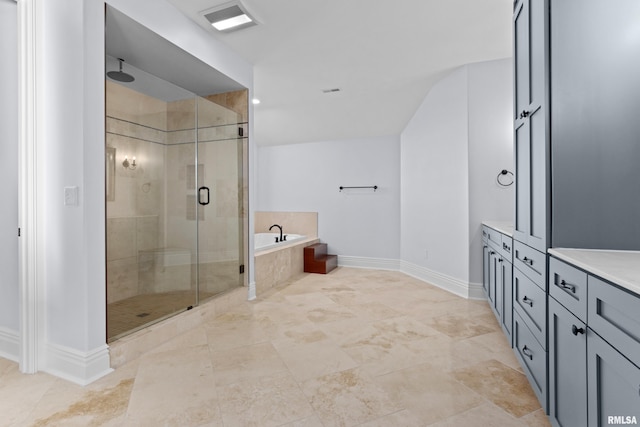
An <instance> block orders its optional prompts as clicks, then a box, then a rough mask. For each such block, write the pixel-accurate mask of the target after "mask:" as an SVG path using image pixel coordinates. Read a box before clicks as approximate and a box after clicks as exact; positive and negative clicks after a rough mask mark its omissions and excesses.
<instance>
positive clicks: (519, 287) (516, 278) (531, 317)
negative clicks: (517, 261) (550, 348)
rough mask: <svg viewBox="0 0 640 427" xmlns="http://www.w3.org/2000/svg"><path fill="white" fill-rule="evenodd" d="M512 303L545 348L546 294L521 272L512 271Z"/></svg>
mask: <svg viewBox="0 0 640 427" xmlns="http://www.w3.org/2000/svg"><path fill="white" fill-rule="evenodd" d="M513 302H514V305H513V306H514V308H515V309H516V310H517V311H518V314H520V316H521V317H522V319H523V320H524V321H526V323H527V326H528V327H529V329H530V331H531V333H532V334H533V335H534V336H535V337H536V339H537V340H538V342H539V343H540V345H541V346H542V347H543V348H545V349H546V348H547V294H546V293H545V292H544V291H543V290H542V289H540V287H538V286H537V285H536V284H534V283H533V281H531V279H529V278H528V277H527V276H525V275H524V274H523V273H522V272H520V271H518V270H517V269H515V270H514V271H513Z"/></svg>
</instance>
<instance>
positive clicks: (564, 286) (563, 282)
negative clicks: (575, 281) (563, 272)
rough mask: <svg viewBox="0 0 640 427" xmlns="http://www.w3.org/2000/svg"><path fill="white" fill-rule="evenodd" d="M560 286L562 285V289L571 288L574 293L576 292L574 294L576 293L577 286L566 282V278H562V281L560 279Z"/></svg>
mask: <svg viewBox="0 0 640 427" xmlns="http://www.w3.org/2000/svg"><path fill="white" fill-rule="evenodd" d="M560 287H561V288H562V289H568V290H570V291H571V292H572V293H574V294H575V293H576V287H575V286H573V285H570V284H568V283H567V282H565V281H564V280H561V281H560Z"/></svg>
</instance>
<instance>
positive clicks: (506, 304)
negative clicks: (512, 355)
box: [500, 256, 513, 346]
mask: <svg viewBox="0 0 640 427" xmlns="http://www.w3.org/2000/svg"><path fill="white" fill-rule="evenodd" d="M500 269H501V272H502V280H501V282H500V286H501V289H500V293H501V294H502V306H501V307H500V314H501V316H500V326H501V327H502V330H503V332H504V333H505V335H506V336H507V340H508V341H509V344H511V346H513V337H512V329H513V266H512V264H511V262H509V259H508V258H505V257H504V256H503V257H502V262H501V263H500Z"/></svg>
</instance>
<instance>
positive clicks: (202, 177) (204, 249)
mask: <svg viewBox="0 0 640 427" xmlns="http://www.w3.org/2000/svg"><path fill="white" fill-rule="evenodd" d="M197 111H198V116H197V123H198V132H197V141H198V143H197V174H198V190H197V193H198V197H197V198H198V201H197V202H198V209H197V212H198V221H197V223H198V238H197V241H198V263H197V276H198V300H199V301H200V302H201V301H203V300H206V299H208V298H211V297H213V296H215V295H218V294H221V293H223V292H226V291H229V290H231V289H234V288H236V287H238V286H242V284H243V282H242V272H243V270H244V266H243V265H242V263H243V259H244V257H243V254H244V245H243V241H244V227H243V143H244V140H245V138H244V135H245V129H244V128H245V126H244V124H243V123H242V120H241V117H242V115H241V114H239V113H237V112H234V111H233V110H231V109H229V108H227V107H225V106H222V105H219V104H217V103H215V102H213V101H211V100H209V99H207V98H202V97H199V98H198V99H197Z"/></svg>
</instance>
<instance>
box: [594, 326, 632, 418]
mask: <svg viewBox="0 0 640 427" xmlns="http://www.w3.org/2000/svg"><path fill="white" fill-rule="evenodd" d="M588 334H589V338H588V339H589V345H588V346H587V355H588V358H587V365H588V368H589V376H588V389H587V394H588V398H589V427H596V426H598V427H599V426H607V425H611V424H637V423H640V368H638V367H637V366H636V365H634V364H633V363H631V362H630V361H629V360H628V359H626V358H625V357H624V356H622V355H621V354H620V353H618V351H617V350H615V349H614V348H613V347H611V346H610V345H609V344H608V343H606V342H605V341H604V340H603V339H602V338H600V337H599V336H598V335H597V334H596V333H594V332H592V331H591V330H590V329H589V331H588ZM634 420H635V422H634Z"/></svg>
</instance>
